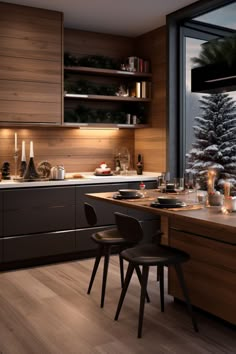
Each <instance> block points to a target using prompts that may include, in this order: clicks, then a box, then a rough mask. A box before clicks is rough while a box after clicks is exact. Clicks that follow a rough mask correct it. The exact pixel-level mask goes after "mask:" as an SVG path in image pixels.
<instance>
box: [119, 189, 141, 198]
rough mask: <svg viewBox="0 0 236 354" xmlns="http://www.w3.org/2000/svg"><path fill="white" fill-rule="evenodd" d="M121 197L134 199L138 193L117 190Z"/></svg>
mask: <svg viewBox="0 0 236 354" xmlns="http://www.w3.org/2000/svg"><path fill="white" fill-rule="evenodd" d="M118 192H119V193H120V195H122V196H123V197H131V198H132V197H135V196H136V195H137V193H138V191H137V190H136V189H119V191H118Z"/></svg>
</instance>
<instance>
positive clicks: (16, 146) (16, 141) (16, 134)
mask: <svg viewBox="0 0 236 354" xmlns="http://www.w3.org/2000/svg"><path fill="white" fill-rule="evenodd" d="M15 151H17V133H15Z"/></svg>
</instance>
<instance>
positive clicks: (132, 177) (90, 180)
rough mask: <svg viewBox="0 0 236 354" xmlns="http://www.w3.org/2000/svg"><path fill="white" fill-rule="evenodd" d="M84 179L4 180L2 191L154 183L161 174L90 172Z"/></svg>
mask: <svg viewBox="0 0 236 354" xmlns="http://www.w3.org/2000/svg"><path fill="white" fill-rule="evenodd" d="M80 174H81V175H82V176H84V178H71V179H70V178H66V179H64V180H56V181H55V180H53V181H52V180H50V181H35V182H18V181H14V180H13V179H11V180H2V181H1V182H0V189H9V188H26V187H31V188H32V187H51V186H70V185H83V184H102V183H120V182H139V181H140V182H141V181H143V182H145V181H153V180H155V179H157V176H159V175H160V173H159V172H144V173H143V174H142V175H137V174H131V173H130V174H128V175H113V176H95V175H93V174H92V173H90V172H84V173H82V172H81V173H80Z"/></svg>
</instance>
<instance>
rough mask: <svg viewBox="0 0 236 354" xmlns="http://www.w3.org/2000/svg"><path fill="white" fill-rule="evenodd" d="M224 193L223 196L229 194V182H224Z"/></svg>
mask: <svg viewBox="0 0 236 354" xmlns="http://www.w3.org/2000/svg"><path fill="white" fill-rule="evenodd" d="M224 195H225V197H229V196H230V182H225V184H224Z"/></svg>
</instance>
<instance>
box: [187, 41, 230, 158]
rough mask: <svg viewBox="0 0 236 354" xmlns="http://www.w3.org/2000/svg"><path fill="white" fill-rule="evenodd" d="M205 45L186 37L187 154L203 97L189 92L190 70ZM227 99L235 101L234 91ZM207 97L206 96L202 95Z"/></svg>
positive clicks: (193, 137)
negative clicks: (193, 59)
mask: <svg viewBox="0 0 236 354" xmlns="http://www.w3.org/2000/svg"><path fill="white" fill-rule="evenodd" d="M203 43H206V42H204V41H202V40H199V39H195V38H190V37H186V57H185V58H186V68H185V70H186V72H185V74H186V91H185V92H186V97H185V151H186V152H188V151H189V150H190V149H191V148H192V144H193V143H194V140H195V136H194V130H193V125H194V124H195V117H197V116H199V115H200V114H201V109H200V102H199V99H201V97H202V96H203V94H202V93H195V92H191V69H192V68H193V67H194V65H195V64H193V62H192V58H194V57H197V56H198V55H199V53H200V51H201V45H202V44H203ZM227 94H228V95H229V97H232V98H233V99H234V100H235V101H236V91H232V92H227ZM204 96H207V94H204Z"/></svg>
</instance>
